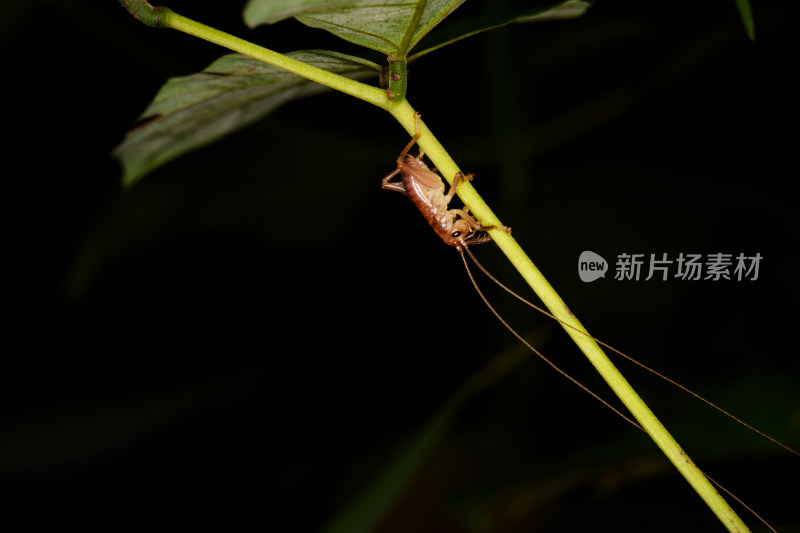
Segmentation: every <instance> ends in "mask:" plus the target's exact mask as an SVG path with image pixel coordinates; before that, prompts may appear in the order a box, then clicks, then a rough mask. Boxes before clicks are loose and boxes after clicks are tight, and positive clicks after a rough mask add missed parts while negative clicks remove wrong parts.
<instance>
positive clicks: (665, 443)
mask: <svg viewBox="0 0 800 533" xmlns="http://www.w3.org/2000/svg"><path fill="white" fill-rule="evenodd" d="M389 111H390V112H391V113H392V115H393V116H394V117H395V118H396V119H397V120H398V122H400V123H401V124H402V125H403V127H404V128H405V129H406V131H407V132H408V133H409V134H410V135H414V132H415V129H414V128H415V122H414V115H415V111H414V109H413V108H412V107H411V105H410V104H409V103H408V102H407V101H403V102H402V103H401V104H400V105H398V106H396V107H394V108H392V109H390V110H389ZM420 132H421V135H420V138H419V140H418V141H417V143H418V144H419V146H420V148H421V149H422V150H423V151H424V152H425V154H426V155H427V156H428V157H429V158H430V160H431V161H432V162H433V164H434V165H435V166H436V168H437V169H438V170H439V172H440V173H441V175H442V176H444V177H445V179H447V181H448V182H450V183H451V184H452V177H454V176H455V175H456V173H458V172H460V170H459V168H458V166H457V165H456V163H455V161H453V159H452V158H451V157H450V155H449V154H448V153H447V151H446V150H445V149H444V147H443V146H442V145H441V144H440V143H439V141H438V140H437V139H436V138H435V137H434V136H433V134H432V133H431V132H430V130H429V129H428V128H427V126H425V124H424V123H423V122H422V121H420ZM458 196H459V197H460V198H461V200H462V201H463V202H464V205H466V206H467V207H468V208H469V210H470V211H471V212H472V213H473V214H474V215H475V216H476V218H477V219H478V221H479V222H480V223H481V224H482V225H497V226H502V225H503V224H502V223H501V222H500V220H499V219H498V218H497V216H496V215H495V214H494V213H493V212H492V210H491V209H490V208H489V206H488V205H487V204H486V203H485V202H484V201H483V199H482V198H481V197H480V195H479V194H478V193H477V191H476V190H475V188H474V187H473V186H472V184H471V183H470V182H463V181H462V182H461V183H460V184H459V186H458ZM489 233H490V234H491V236H492V240H494V242H495V243H497V246H499V247H500V249H501V250H502V252H503V253H504V254H505V256H506V257H507V258H508V260H509V261H511V264H512V265H514V268H516V269H517V271H518V272H519V273H520V274H521V275H522V277H523V278H524V279H525V281H526V282H527V283H528V285H530V287H531V289H533V291H534V292H535V293H536V295H537V296H538V297H539V298H540V299H541V300H542V302H544V304H545V306H547V308H548V309H549V310H550V312H551V313H552V314H553V315H554V316H555V317H556V318H558V320H560V321H561V323H562V327H563V328H564V330H565V331H566V332H567V333H568V334H569V336H570V337H571V338H572V340H573V342H575V344H576V345H577V346H578V348H580V350H581V351H582V352H583V353H584V354H585V355H586V357H587V358H588V359H589V361H590V362H591V363H592V365H593V366H594V367H595V369H596V370H597V371H598V373H600V375H601V376H602V378H603V379H604V380H605V381H606V383H608V385H609V386H610V387H611V389H612V390H613V391H614V394H616V395H617V397H618V398H619V399H620V400H621V401H622V403H624V404H625V406H626V407H627V408H628V410H629V411H630V412H631V414H633V416H634V417H635V418H636V420H637V421H638V422H639V423H640V424H641V426H642V428H644V430H645V431H646V432H647V433H648V435H650V438H652V439H653V441H654V442H655V443H656V444H657V445H658V447H659V448H661V450H662V451H663V452H664V454H665V455H666V456H667V458H668V459H669V460H670V462H672V464H673V465H675V467H676V468H677V469H678V471H679V472H680V473H681V474H682V475H683V477H684V478H686V480H687V481H688V482H689V484H690V485H691V486H692V487H693V488H694V489H695V491H697V493H698V494H699V495H700V497H701V498H702V499H703V500H704V501H705V502H706V504H707V505H708V506H709V508H711V510H712V511H713V512H714V514H715V515H717V518H719V520H720V521H721V522H722V523H723V524H724V525H725V527H727V528H728V530H729V531H731V532H746V531H749V529H748V528H747V526H746V525H745V524H744V522H742V520H741V519H740V518H739V516H738V515H737V514H736V513H735V512H734V510H733V509H731V507H730V505H728V502H726V501H725V499H724V498H723V497H722V496H721V495H720V494H719V492H717V490H716V489H715V488H714V486H713V485H712V483H711V482H710V481H709V479H708V478H707V477H706V476H705V474H703V472H702V471H701V470H700V469H699V468H698V467H697V465H695V464H694V462H693V461H692V460H691V459H690V458H689V456H688V455H687V454H686V452H684V451H683V449H682V448H681V447H680V445H679V444H678V443H677V441H676V440H675V439H674V438H673V437H672V435H670V433H669V432H668V431H667V429H666V428H665V427H664V425H663V424H662V423H661V422H660V421H659V420H658V418H656V416H655V415H654V414H653V412H652V411H651V410H650V408H649V407H648V406H647V404H645V403H644V401H643V400H642V399H641V398H640V397H639V395H638V394H637V393H636V391H635V390H634V389H633V387H631V385H630V383H628V381H627V380H626V379H625V378H624V377H623V376H622V374H621V373H620V372H619V370H618V369H617V368H616V366H614V364H613V363H612V362H611V360H610V359H609V358H608V356H606V354H605V352H603V350H602V349H601V348H600V347H599V346H598V345H597V343H596V342H595V341H594V340H593V339H592V337H591V335H590V334H589V332H588V331H587V330H586V328H584V327H583V324H581V323H580V321H579V320H578V318H577V317H576V316H575V315H573V314H572V313H571V312H570V310H569V308H568V307H567V305H566V304H565V303H564V301H563V300H562V299H561V297H560V296H559V295H558V293H557V292H556V291H555V289H553V287H552V286H551V285H550V283H549V282H548V281H547V280H546V279H545V277H544V276H543V275H542V273H541V272H540V271H539V269H538V268H536V266H535V265H534V264H533V262H532V261H531V259H530V258H529V257H528V255H527V254H526V253H525V251H524V250H523V249H522V248H521V247H520V245H519V243H518V242H517V241H516V240H515V239H514V237H512V236H511V235H509V234H507V233H505V232H503V231H499V230H490V232H489Z"/></svg>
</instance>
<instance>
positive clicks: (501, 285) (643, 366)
mask: <svg viewBox="0 0 800 533" xmlns="http://www.w3.org/2000/svg"><path fill="white" fill-rule="evenodd" d="M461 248H462V247H459V248H458V251H459V253H460V254H461V260H462V261H463V262H464V268H465V269H466V270H467V275H468V276H469V280H470V281H471V282H472V286H473V287H475V290H476V291H477V292H478V296H480V297H481V300H483V303H484V304H486V307H488V308H489V310H490V311H491V312H492V314H494V316H496V317H497V319H498V320H499V321H500V322H501V323H502V324H503V325H504V326H505V327H506V329H507V330H508V331H510V332H511V333H512V334H513V335H514V336H515V337H516V338H517V339H519V340H520V341H521V342H522V343H523V344H524V345H525V346H527V347H528V348H529V349H530V350H531V351H532V352H533V353H535V354H536V355H538V356H539V357H540V358H541V359H542V360H543V361H544V362H545V363H547V364H548V365H550V366H551V367H553V368H554V369H555V370H556V371H557V372H558V373H559V374H561V375H562V376H564V377H565V378H567V379H568V380H570V381H571V382H573V383H574V384H575V385H577V386H578V387H580V388H581V389H583V390H584V391H586V392H587V393H589V394H590V395H591V396H592V397H594V398H595V399H596V400H598V401H599V402H600V403H602V404H603V405H605V406H606V407H608V408H609V409H611V410H612V411H614V412H615V413H617V414H618V415H619V416H621V417H622V418H623V419H624V420H626V421H627V422H629V423H630V424H632V425H633V426H635V427H636V428H638V429H640V430H642V431H644V428H642V426H640V425H639V424H637V423H636V422H634V421H633V420H632V419H630V418H629V417H627V416H625V415H624V414H622V413H621V412H620V411H619V410H618V409H616V408H615V407H614V406H612V405H611V404H609V403H608V402H607V401H605V400H604V399H602V398H601V397H600V396H598V395H597V394H595V393H594V392H592V391H591V390H589V389H588V388H587V387H586V386H585V385H583V384H582V383H580V382H579V381H578V380H576V379H575V378H573V377H572V376H570V375H569V374H567V373H566V372H564V371H563V370H561V369H560V368H559V367H558V366H556V364H555V363H553V362H552V361H550V360H549V359H548V358H547V357H545V356H544V355H542V353H541V352H540V351H539V350H537V349H536V348H534V347H533V346H532V345H531V344H530V343H529V342H528V341H526V340H525V339H524V338H523V337H522V336H521V335H520V334H519V333H517V332H516V330H514V328H512V327H511V326H510V325H509V324H508V322H506V321H505V319H503V317H502V316H500V314H499V313H498V312H497V311H496V310H495V308H494V307H492V304H490V303H489V301H488V300H487V299H486V296H484V294H483V292H482V291H481V290H480V288H479V287H478V284H477V283H476V282H475V278H474V277H473V276H472V270H470V268H469V264H468V263H467V258H466V257H465V256H464V252H463V250H462V249H461ZM463 248H465V249H466V250H467V253H468V254H469V257H470V259H472V261H473V262H474V263H475V264H476V265H477V266H478V268H479V269H481V271H482V272H483V273H484V274H486V275H487V276H488V277H489V279H491V280H492V281H494V282H495V283H496V284H497V285H498V286H499V287H500V288H502V289H504V290H505V291H506V292H508V293H509V294H511V295H512V296H514V297H515V298H517V299H518V300H520V301H521V302H523V303H525V304H527V305H528V306H530V307H532V308H534V309H536V310H537V311H539V312H540V313H543V314H545V315H547V316H549V317H550V318H552V319H553V320H555V321H557V322H559V323H561V324H563V325H565V326H568V327H570V328H572V329H574V330H576V331H579V332H580V333H581V334H583V335H586V336H587V337H589V338H591V339H592V340H594V341H595V342H596V343H598V344H601V345H602V346H605V347H606V348H608V349H609V350H611V351H613V352H615V353H618V354H619V355H621V356H623V357H624V358H626V359H628V360H629V361H631V362H633V363H636V364H637V365H639V366H640V367H642V368H644V369H645V370H647V371H649V372H652V373H653V374H655V375H657V376H658V377H660V378H662V379H664V380H666V381H668V382H670V383H672V384H673V385H675V386H676V387H679V388H681V389H683V390H685V391H686V392H688V393H689V394H691V395H692V396H694V397H695V398H698V399H700V400H702V401H703V402H705V403H707V404H708V405H710V406H711V407H713V408H714V409H716V410H717V411H720V412H721V413H723V414H725V415H727V416H729V417H730V418H732V419H734V420H735V421H737V422H739V423H740V424H742V425H743V426H745V427H746V428H749V429H751V430H752V431H755V432H756V433H758V434H759V435H761V436H763V437H765V438H767V439H769V440H771V441H772V442H774V443H775V444H778V445H779V446H781V447H783V448H785V449H787V450H789V451H790V452H792V453H794V454H795V455H800V454H798V453H797V452H796V451H795V450H793V449H792V448H789V447H788V446H786V445H785V444H783V443H781V442H779V441H777V440H775V439H773V438H772V437H770V436H769V435H766V434H765V433H763V432H761V431H759V430H757V429H756V428H754V427H752V426H751V425H749V424H746V423H745V422H742V421H741V420H739V419H738V418H736V417H735V416H733V415H732V414H730V413H729V412H727V411H725V410H724V409H722V408H721V407H717V406H716V405H714V404H713V403H711V402H710V401H708V400H706V399H705V398H703V397H702V396H700V395H699V394H696V393H694V392H692V391H691V390H689V389H687V388H686V387H684V386H683V385H681V384H680V383H677V382H676V381H673V380H671V379H669V378H668V377H666V376H664V375H663V374H660V373H659V372H656V371H655V370H653V369H652V368H650V367H648V366H645V365H643V364H642V363H640V362H639V361H637V360H636V359H633V358H632V357H630V356H629V355H625V354H624V353H622V352H620V351H619V350H617V349H616V348H614V347H613V346H609V345H608V344H606V343H604V342H603V341H600V340H598V339H596V338H594V337H592V336H591V335H588V334H586V333H584V332H582V331H580V330H578V329H577V328H575V327H573V326H571V325H570V324H567V323H565V322H563V321H562V320H559V319H558V318H556V317H555V316H553V315H552V314H551V313H549V312H547V311H545V310H544V309H542V308H541V307H539V306H537V305H535V304H533V303H531V302H529V301H528V300H526V299H525V298H523V297H522V296H520V295H519V294H517V293H516V292H514V291H512V290H511V289H509V288H508V287H506V286H505V285H503V284H502V283H500V281H498V280H497V278H495V277H494V276H493V275H491V274H490V273H489V271H488V270H486V268H484V266H483V265H482V264H481V263H480V262H479V261H478V260H477V259H476V258H475V255H473V253H472V250H470V249H469V246H463ZM645 433H646V432H645ZM701 473H702V474H703V475H704V476H705V477H706V478H707V479H708V480H709V481H710V482H711V483H713V484H714V485H716V486H717V488H719V489H720V490H722V491H723V492H725V493H726V494H727V495H728V496H730V497H731V498H733V499H734V500H736V501H737V502H739V505H741V506H742V507H744V508H745V509H747V510H748V511H749V512H750V513H751V514H752V515H753V516H755V517H756V518H757V519H758V520H759V521H760V522H761V523H762V524H764V525H765V526H767V527H768V528H769V530H770V531H772V532H773V533H778V532H777V531H776V530H775V528H773V527H772V526H771V525H770V524H769V522H767V521H766V520H764V519H763V518H762V517H761V515H759V514H758V513H756V512H755V511H754V510H753V509H752V508H751V507H750V506H748V505H747V504H746V503H744V502H743V501H742V500H741V499H739V498H738V497H737V496H736V495H734V494H733V493H732V492H731V491H729V490H728V489H726V488H725V487H723V486H722V485H720V484H719V483H718V482H717V481H716V480H714V479H713V478H711V477H710V476H709V475H708V474H706V473H705V472H703V471H702V470H701Z"/></svg>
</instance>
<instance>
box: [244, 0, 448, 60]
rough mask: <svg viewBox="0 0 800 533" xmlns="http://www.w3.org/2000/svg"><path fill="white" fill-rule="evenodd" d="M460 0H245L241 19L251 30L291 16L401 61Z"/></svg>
mask: <svg viewBox="0 0 800 533" xmlns="http://www.w3.org/2000/svg"><path fill="white" fill-rule="evenodd" d="M463 2H464V0H428V1H426V0H407V1H405V2H398V1H396V0H348V1H333V2H321V1H318V0H279V1H277V2H276V1H271V0H250V1H249V2H248V3H247V5H246V6H245V10H244V18H245V22H246V23H247V24H249V25H250V26H257V25H259V24H272V23H275V22H278V21H280V20H284V19H287V18H291V17H295V18H297V20H299V21H300V22H302V23H303V24H305V25H307V26H311V27H314V28H321V29H324V30H327V31H329V32H331V33H333V34H334V35H337V36H338V37H341V38H342V39H345V40H346V41H350V42H352V43H355V44H358V45H360V46H364V47H366V48H370V49H372V50H377V51H379V52H382V53H384V54H386V55H387V56H389V57H392V58H395V59H402V58H404V57H406V55H407V54H408V51H409V50H411V49H412V48H413V47H414V45H415V44H417V43H418V42H419V41H420V39H422V38H423V37H424V36H425V35H426V34H428V32H430V31H431V30H432V29H433V28H434V27H435V26H436V25H437V24H439V23H440V22H441V21H442V20H443V19H444V18H445V17H447V16H448V15H449V14H450V13H452V12H453V10H455V9H456V8H458V6H460V5H461V4H462V3H463Z"/></svg>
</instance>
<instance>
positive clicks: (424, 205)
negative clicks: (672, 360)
mask: <svg viewBox="0 0 800 533" xmlns="http://www.w3.org/2000/svg"><path fill="white" fill-rule="evenodd" d="M419 122H420V114H419V113H417V114H416V116H415V125H416V127H415V135H414V137H412V138H411V141H409V143H408V144H407V145H406V147H405V148H404V149H403V151H402V152H400V155H399V156H398V158H397V168H396V169H395V170H393V171H392V172H390V173H389V174H387V175H386V177H384V178H383V182H382V186H383V188H384V189H389V190H392V191H397V192H401V193H403V194H405V195H406V196H408V197H409V199H410V200H411V201H412V202H413V204H414V205H415V206H416V207H417V209H419V210H420V212H421V213H422V214H423V216H424V217H425V220H427V221H428V224H430V226H431V228H433V230H434V231H435V232H436V233H437V235H439V237H441V238H442V240H443V241H444V242H446V243H447V244H448V245H450V246H454V247H455V248H456V250H458V251H459V253H460V254H461V258H462V260H463V262H464V267H465V268H466V270H467V274H468V276H469V278H470V281H471V282H472V285H473V286H474V287H475V290H476V291H477V292H478V295H479V296H480V297H481V299H482V300H483V302H484V303H485V304H486V306H487V307H488V308H489V310H490V311H491V312H492V313H493V314H494V315H495V316H496V317H497V318H498V319H499V320H500V322H501V323H502V324H503V325H504V326H505V327H506V328H507V329H508V330H509V331H510V332H511V333H512V334H513V335H514V336H515V337H517V339H519V340H520V341H522V343H523V344H525V346H527V347H528V348H529V349H530V350H531V351H533V352H534V353H535V354H536V355H538V356H539V357H540V358H541V359H543V360H544V362H546V363H547V364H549V365H550V366H551V367H552V368H554V369H555V370H556V371H557V372H559V373H560V374H562V375H563V376H564V377H566V378H567V379H569V380H570V381H572V382H573V383H574V384H576V385H577V386H578V387H580V388H581V389H583V390H584V391H585V392H587V393H589V394H590V395H591V396H593V397H594V398H595V399H596V400H598V401H600V402H601V403H602V404H604V405H605V406H606V407H608V408H609V409H611V410H612V411H614V412H615V413H616V414H617V415H619V416H620V417H622V418H623V419H625V420H626V421H627V422H629V423H630V424H632V425H633V426H635V427H637V428H638V429H642V428H641V427H640V426H639V425H638V424H637V423H636V422H635V421H634V420H632V419H631V418H629V417H628V416H626V415H624V414H623V413H622V412H620V411H619V410H618V409H616V408H615V407H613V406H612V405H611V404H609V403H608V402H606V401H605V400H603V399H602V398H600V397H599V396H598V395H597V394H595V393H594V392H592V391H591V390H590V389H589V388H587V387H586V386H584V385H583V384H582V383H580V382H578V381H577V380H576V379H574V378H573V377H572V376H570V375H568V374H567V373H566V372H564V371H563V370H562V369H561V368H559V367H558V366H556V364H555V363H553V362H552V361H550V360H549V359H547V358H546V357H545V356H544V355H542V353H541V352H539V350H537V349H536V348H534V347H533V346H532V345H531V344H530V343H529V342H528V341H527V340H525V339H524V338H523V337H522V336H521V335H520V334H519V333H517V331H515V330H514V329H513V328H512V327H511V326H510V325H509V324H508V322H506V321H505V319H504V318H503V317H502V316H501V315H500V314H499V313H498V312H497V311H496V310H495V309H494V307H493V306H492V305H491V304H490V303H489V301H488V300H487V299H486V297H485V296H484V294H483V292H482V291H481V289H480V288H479V287H478V284H477V283H476V281H475V278H474V277H473V275H472V272H471V269H470V268H469V264H468V262H467V259H466V256H465V253H464V252H466V254H467V255H469V256H470V259H471V260H472V261H473V262H474V263H475V265H476V266H477V267H478V268H479V269H480V270H481V271H482V272H483V273H484V274H486V276H488V277H489V279H491V280H492V281H493V282H494V283H496V284H497V285H499V286H500V287H501V288H502V289H503V290H505V291H507V292H508V293H510V294H511V295H512V296H514V297H515V298H517V299H519V300H520V301H521V302H523V303H524V304H526V305H528V306H530V307H531V308H533V309H535V310H537V311H539V312H540V313H542V314H544V315H546V316H549V317H550V318H552V319H554V320H556V321H557V322H560V323H561V324H563V325H564V326H565V327H568V328H571V329H575V330H576V331H578V332H579V333H581V334H582V335H586V336H588V337H589V338H591V339H593V340H595V341H596V342H597V343H599V344H601V345H603V346H604V347H606V348H608V349H610V350H612V351H614V352H616V353H617V354H619V355H621V356H622V357H624V358H626V359H628V360H630V361H631V362H633V363H635V364H636V365H639V366H640V367H642V368H643V369H645V370H647V371H649V372H651V373H653V374H655V375H656V376H658V377H660V378H662V379H664V380H666V381H667V382H669V383H671V384H673V385H675V386H677V387H679V388H681V389H683V390H684V391H686V392H688V393H689V394H691V395H693V396H694V397H696V398H698V399H699V400H701V401H703V402H705V403H706V404H707V405H709V406H711V407H712V408H714V409H716V410H717V411H720V412H721V413H723V414H724V415H726V416H728V417H730V418H732V419H733V420H734V421H736V422H738V423H739V424H741V425H743V426H745V427H746V428H748V429H750V430H752V431H754V432H755V433H758V434H759V435H761V436H762V437H765V438H767V439H769V440H770V441H772V442H774V443H775V444H777V445H779V446H781V447H783V448H784V449H786V450H788V451H789V452H791V453H793V454H795V455H800V453H798V452H797V451H796V450H794V449H792V448H790V447H788V446H786V445H785V444H783V443H781V442H779V441H777V440H776V439H774V438H772V437H770V436H769V435H766V434H765V433H763V432H761V431H759V430H758V429H756V428H754V427H753V426H751V425H749V424H747V423H746V422H743V421H742V420H740V419H739V418H736V417H735V416H734V415H732V414H730V413H729V412H727V411H725V410H724V409H722V408H721V407H719V406H717V405H715V404H713V403H711V402H710V401H708V400H707V399H705V398H703V397H702V396H700V395H699V394H697V393H695V392H693V391H691V390H689V389H688V388H686V387H684V386H683V385H680V384H679V383H677V382H675V381H674V380H672V379H670V378H668V377H666V376H664V375H663V374H661V373H659V372H657V371H656V370H653V369H652V368H650V367H648V366H645V365H644V364H642V363H640V362H639V361H636V360H635V359H633V358H632V357H630V356H629V355H626V354H624V353H622V352H621V351H619V350H617V349H616V348H614V347H612V346H610V345H608V344H606V343H604V342H602V341H600V340H599V339H596V338H595V337H592V336H591V335H588V334H587V333H585V332H583V331H580V330H577V329H576V328H575V327H574V326H572V325H570V324H568V323H566V322H564V321H562V320H560V319H559V318H557V317H556V316H554V315H552V314H551V313H549V312H547V311H546V310H544V309H542V308H541V307H539V306H537V305H535V304H533V303H532V302H530V301H528V300H526V299H525V298H523V297H522V296H520V295H519V294H517V293H515V292H514V291H512V290H511V289H509V288H508V287H506V286H505V285H504V284H503V283H501V282H500V281H499V280H497V279H496V278H495V277H494V276H493V275H492V274H491V273H489V271H488V270H486V268H484V267H483V265H481V264H480V263H479V262H478V260H477V258H476V257H475V256H474V255H473V253H472V251H471V250H470V249H469V245H470V244H480V243H485V242H489V241H491V240H492V238H491V237H490V236H480V237H479V236H478V232H482V231H486V230H491V229H497V230H502V231H505V232H506V233H511V228H508V227H506V226H483V225H481V224H480V223H478V221H477V220H475V219H474V218H473V217H472V215H470V214H469V213H468V212H467V210H466V208H464V209H448V206H449V205H450V201H451V200H452V199H453V197H454V196H455V194H456V191H457V190H458V186H459V184H460V183H461V181H462V180H466V181H470V180H471V179H472V175H471V174H467V175H466V176H464V175H463V174H461V172H458V173H456V175H455V177H454V179H453V185H452V186H451V187H450V190H449V191H448V192H447V194H445V192H444V189H445V186H444V182H443V181H442V179H441V177H440V176H439V175H438V174H436V173H435V172H434V171H433V170H431V169H430V168H428V166H427V165H426V164H425V163H424V162H423V161H422V158H423V156H424V155H425V154H424V152H423V151H422V150H421V149H420V151H419V154H418V155H417V157H413V156H411V155H408V152H409V151H410V150H411V148H412V147H413V146H414V144H416V142H417V140H418V139H419V137H420V127H419ZM398 174H400V182H399V183H396V182H392V181H390V180H391V179H392V178H393V177H395V176H396V175H398ZM709 479H711V478H709ZM711 481H712V482H713V483H714V484H715V485H717V486H718V487H719V488H720V489H722V490H723V491H724V492H726V493H727V494H728V495H729V496H731V497H732V498H734V499H735V500H736V501H738V502H739V503H740V504H741V505H743V506H744V507H745V508H746V509H748V510H749V511H750V512H751V513H752V514H753V515H754V516H756V517H757V518H758V519H759V520H760V521H761V522H762V523H764V524H765V525H766V526H767V527H768V528H769V529H771V530H772V531H775V530H774V529H773V528H772V526H770V525H769V524H768V523H767V522H766V521H765V520H764V519H763V518H761V517H760V516H759V515H758V514H756V513H755V512H754V511H753V510H752V509H750V507H748V506H747V505H745V504H744V502H742V501H741V500H740V499H739V498H737V497H736V496H734V495H733V494H731V492H730V491H728V490H727V489H725V488H724V487H722V485H720V484H719V483H717V482H716V481H714V480H711Z"/></svg>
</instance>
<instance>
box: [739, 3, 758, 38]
mask: <svg viewBox="0 0 800 533" xmlns="http://www.w3.org/2000/svg"><path fill="white" fill-rule="evenodd" d="M736 7H737V9H739V16H740V17H742V23H743V24H744V29H745V30H746V31H747V36H748V37H749V38H750V40H751V41H755V40H756V25H755V23H754V22H753V12H752V11H751V10H750V0H736Z"/></svg>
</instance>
